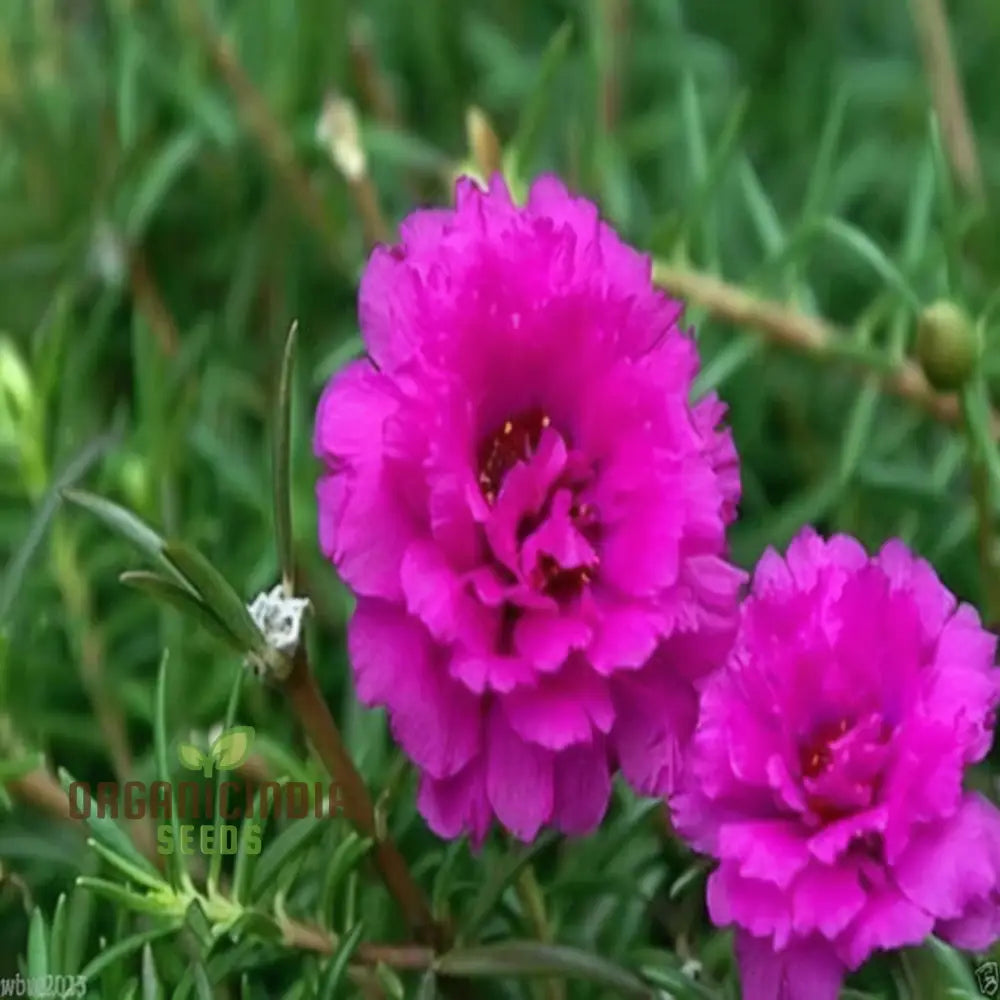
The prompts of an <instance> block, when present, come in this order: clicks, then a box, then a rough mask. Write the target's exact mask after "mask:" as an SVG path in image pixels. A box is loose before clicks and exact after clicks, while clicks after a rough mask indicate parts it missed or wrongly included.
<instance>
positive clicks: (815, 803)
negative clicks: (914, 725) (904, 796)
mask: <svg viewBox="0 0 1000 1000" xmlns="http://www.w3.org/2000/svg"><path fill="white" fill-rule="evenodd" d="M891 738H892V729H891V727H890V726H889V724H888V723H887V722H886V721H885V720H884V719H882V718H880V717H879V716H878V715H871V716H868V717H865V718H862V719H860V720H858V719H852V718H847V717H844V718H841V719H839V720H837V721H832V722H822V723H820V724H819V725H818V726H817V727H816V728H815V729H814V730H813V732H812V733H811V734H810V736H809V738H808V739H807V740H806V741H805V742H804V743H802V744H801V745H800V746H799V768H800V773H801V776H802V790H803V792H804V793H805V800H806V803H807V805H808V808H809V810H810V811H811V812H812V813H813V814H815V816H817V817H818V818H820V819H821V820H831V819H835V818H838V817H841V816H846V815H849V814H850V813H853V812H857V811H858V810H860V809H867V808H869V807H870V806H871V805H872V803H873V802H874V801H875V800H876V799H877V798H878V796H879V795H880V794H881V793H880V789H881V786H882V773H883V770H884V767H885V764H886V761H887V760H888V756H889V753H890V748H889V743H890V740H891Z"/></svg>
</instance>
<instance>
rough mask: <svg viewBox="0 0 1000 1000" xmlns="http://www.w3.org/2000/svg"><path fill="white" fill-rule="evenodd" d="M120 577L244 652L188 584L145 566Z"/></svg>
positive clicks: (227, 644)
mask: <svg viewBox="0 0 1000 1000" xmlns="http://www.w3.org/2000/svg"><path fill="white" fill-rule="evenodd" d="M118 579H119V580H120V581H121V582H122V583H124V584H125V586H126V587H132V588H134V589H135V590H141V591H142V592H143V593H145V594H148V595H149V596H150V597H152V598H153V599H154V600H157V601H161V602H162V603H164V604H168V605H169V606H170V607H172V608H174V609H175V610H177V611H179V612H180V613H181V614H182V615H184V616H185V617H187V618H191V619H193V620H194V621H196V622H197V623H198V624H199V625H201V626H202V627H203V628H204V629H205V630H206V631H208V632H210V633H211V634H212V635H214V636H215V638H216V639H219V640H220V641H221V642H222V643H223V644H224V645H226V646H227V647H229V648H230V649H232V650H233V651H234V652H242V647H241V646H240V643H239V641H238V640H237V639H236V637H235V636H234V635H233V634H232V632H230V631H229V629H227V628H226V626H225V625H223V624H222V622H221V621H219V619H218V618H217V617H216V616H215V614H213V613H212V611H211V610H210V609H209V608H208V607H206V606H205V604H203V603H202V601H201V599H200V598H199V597H198V596H197V595H196V594H193V593H192V592H191V589H190V588H189V587H186V586H184V587H182V586H180V585H179V584H176V583H174V582H173V580H168V579H167V578H166V577H165V576H160V575H159V574H158V573H150V572H148V571H146V570H129V571H128V572H126V573H122V574H121V575H120V576H119V577H118Z"/></svg>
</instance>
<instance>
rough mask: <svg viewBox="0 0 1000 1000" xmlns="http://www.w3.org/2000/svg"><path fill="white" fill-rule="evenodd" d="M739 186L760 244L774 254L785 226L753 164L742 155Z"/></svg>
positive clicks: (782, 237) (781, 240) (780, 245)
mask: <svg viewBox="0 0 1000 1000" xmlns="http://www.w3.org/2000/svg"><path fill="white" fill-rule="evenodd" d="M739 177H740V186H741V187H742V188H743V197H744V198H745V199H746V203H747V211H748V212H749V213H750V219H751V221H752V222H753V224H754V228H755V229H756V230H757V237H758V239H759V240H760V242H761V246H762V247H763V248H764V249H765V250H766V251H767V252H768V254H775V253H777V252H778V250H780V249H781V247H782V246H783V245H784V242H785V227H784V226H783V225H782V224H781V219H780V218H779V217H778V213H777V212H776V211H775V208H774V203H773V202H772V201H771V199H770V198H769V197H768V196H767V192H765V190H764V185H763V184H761V182H760V178H759V177H758V176H757V171H756V170H754V168H753V164H752V163H751V162H750V161H749V160H748V159H746V157H744V158H743V159H742V160H741V161H740V165H739Z"/></svg>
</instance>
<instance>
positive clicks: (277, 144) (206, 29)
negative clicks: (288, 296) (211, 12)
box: [178, 0, 343, 268]
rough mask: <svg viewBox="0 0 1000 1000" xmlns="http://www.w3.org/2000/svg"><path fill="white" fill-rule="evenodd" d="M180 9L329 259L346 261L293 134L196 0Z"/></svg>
mask: <svg viewBox="0 0 1000 1000" xmlns="http://www.w3.org/2000/svg"><path fill="white" fill-rule="evenodd" d="M178 9H179V11H180V14H181V19H182V21H183V23H184V25H185V27H186V28H187V30H188V31H190V32H191V34H192V35H194V36H195V38H196V39H197V40H198V41H199V42H200V43H201V45H202V46H203V47H204V48H205V49H206V50H207V52H208V54H209V57H210V58H211V60H212V63H213V64H214V65H215V68H216V70H217V71H218V73H219V75H220V76H221V77H222V79H223V80H224V81H225V83H226V86H228V87H229V90H230V92H231V93H232V95H233V99H234V100H235V102H236V108H237V110H238V111H239V114H240V117H241V118H242V120H243V123H244V125H245V126H246V128H247V130H248V131H249V132H250V134H251V135H252V136H253V138H254V139H255V140H256V141H257V144H258V145H259V146H260V148H261V151H262V152H263V153H264V157H265V159H266V160H267V162H268V164H269V165H270V167H271V169H272V171H273V172H274V175H275V177H276V178H277V180H278V181H279V183H280V185H281V187H282V188H283V189H284V190H285V191H286V192H287V193H288V195H289V197H290V199H291V201H292V202H293V203H294V204H295V206H296V208H297V209H298V210H299V213H300V214H301V215H302V217H303V219H304V220H305V221H306V222H307V223H308V224H309V225H310V226H312V228H313V229H314V230H316V231H317V232H318V233H319V234H320V236H321V237H322V239H323V241H324V244H325V246H326V249H327V251H328V253H329V256H330V260H331V262H332V263H333V264H334V265H335V266H337V267H338V268H339V267H341V266H343V258H342V254H341V249H340V244H339V237H338V233H337V228H336V226H335V224H334V222H333V220H332V217H331V216H330V213H329V212H328V211H327V208H326V205H324V203H323V200H322V199H321V198H320V197H319V195H318V194H317V193H316V190H315V189H314V188H313V185H312V183H311V182H310V180H309V176H308V174H306V172H305V171H304V170H303V168H302V165H301V164H300V163H299V161H298V158H297V156H296V154H295V144H294V142H293V141H292V137H291V136H290V135H289V133H288V131H287V130H286V129H285V127H284V126H283V125H282V123H281V122H280V120H279V119H278V118H277V116H276V115H275V114H274V112H273V111H272V110H271V108H270V106H269V105H268V103H267V101H266V100H265V99H264V97H263V95H262V94H261V93H260V91H259V90H258V89H257V88H256V86H254V83H253V81H252V80H251V79H250V76H249V74H248V73H247V71H246V70H245V69H244V67H243V64H242V63H241V62H240V61H239V58H238V57H237V55H236V53H235V52H234V51H233V49H232V46H231V45H230V44H229V43H228V42H227V41H226V40H225V39H223V38H221V37H220V36H219V35H218V34H217V32H216V30H215V28H214V27H213V25H212V24H211V23H210V22H209V21H208V19H207V18H206V16H205V14H204V12H203V11H202V9H201V6H200V4H199V3H198V2H197V0H185V2H183V3H181V4H180V5H179V8H178Z"/></svg>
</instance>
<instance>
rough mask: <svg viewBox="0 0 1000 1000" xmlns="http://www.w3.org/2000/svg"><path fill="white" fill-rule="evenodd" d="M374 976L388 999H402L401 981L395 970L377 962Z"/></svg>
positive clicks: (403, 994) (403, 995)
mask: <svg viewBox="0 0 1000 1000" xmlns="http://www.w3.org/2000/svg"><path fill="white" fill-rule="evenodd" d="M375 978H376V979H377V980H378V984H379V986H380V987H381V989H382V992H383V993H384V994H385V996H386V997H387V998H388V1000H404V997H405V993H404V990H403V981H402V980H401V979H400V978H399V976H398V975H397V973H396V972H395V970H393V969H390V968H389V966H388V965H384V964H383V963H382V962H379V963H378V965H376V966H375Z"/></svg>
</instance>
